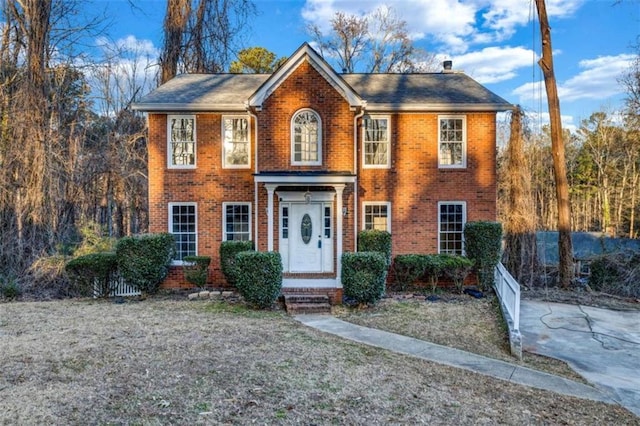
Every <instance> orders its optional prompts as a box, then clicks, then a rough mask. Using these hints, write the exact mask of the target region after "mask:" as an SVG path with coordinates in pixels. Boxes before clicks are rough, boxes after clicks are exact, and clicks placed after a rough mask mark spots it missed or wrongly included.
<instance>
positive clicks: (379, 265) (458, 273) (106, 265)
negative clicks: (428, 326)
mask: <svg viewBox="0 0 640 426" xmlns="http://www.w3.org/2000/svg"><path fill="white" fill-rule="evenodd" d="M465 236H466V238H467V241H466V243H467V251H468V252H472V253H475V254H476V257H475V258H474V260H475V263H474V261H472V260H470V259H469V258H466V257H462V256H453V255H415V254H414V255H399V256H396V258H395V259H394V272H395V276H396V279H397V280H398V281H399V282H400V283H401V285H402V286H403V287H406V286H408V285H410V284H411V283H413V282H414V281H415V280H418V279H420V278H421V277H424V276H426V277H428V280H429V282H430V283H431V285H432V288H435V286H437V283H438V278H439V277H440V276H442V275H446V276H447V277H449V278H450V279H451V280H453V282H454V284H455V285H456V286H457V287H458V289H459V290H460V291H462V285H463V282H464V279H465V277H466V276H467V275H468V273H469V272H470V271H471V268H472V267H473V266H474V265H475V267H476V270H477V273H478V277H479V279H481V280H484V281H483V283H484V284H488V283H489V282H491V283H492V280H493V274H492V273H491V274H488V273H487V271H489V269H490V270H491V272H493V268H494V267H495V264H496V263H497V261H498V259H499V258H498V256H499V246H500V243H499V241H500V238H501V228H500V226H499V224H495V223H488V222H473V223H468V224H467V226H466V227H465ZM496 240H497V243H496ZM496 247H497V249H496ZM173 255H174V238H173V236H172V235H171V234H153V235H146V236H139V237H126V238H122V239H121V240H120V241H118V244H117V246H116V250H115V252H103V253H93V254H88V255H85V256H80V257H78V258H76V259H74V260H72V261H70V262H69V263H68V264H67V268H66V269H67V271H68V273H69V275H70V276H71V277H72V278H74V280H76V282H81V283H82V284H83V285H84V286H85V287H86V288H87V289H92V290H93V291H95V290H96V284H97V290H98V292H99V293H100V295H103V296H108V295H109V294H111V292H112V291H113V288H111V286H112V285H113V283H114V282H117V280H115V279H114V278H115V277H116V274H119V275H120V276H121V277H122V278H123V279H124V280H125V281H126V282H127V283H129V284H131V285H133V286H135V287H136V288H138V289H139V290H140V291H142V292H145V293H155V292H157V290H158V289H159V287H160V284H161V283H162V281H163V280H164V278H165V277H166V276H167V274H168V271H169V266H170V263H171V259H172V257H173ZM184 260H185V262H186V265H185V268H184V271H185V278H187V280H188V281H190V282H192V283H194V284H195V285H197V286H199V287H202V286H204V285H205V283H206V279H207V270H208V267H209V263H210V261H211V259H210V258H209V257H206V256H194V257H190V258H185V259H184ZM220 262H221V269H222V272H223V274H224V276H225V278H226V279H227V282H228V283H229V284H230V285H233V286H235V287H237V288H238V291H239V292H240V293H241V294H242V296H243V297H244V298H245V299H246V300H247V301H248V302H249V303H251V304H253V305H256V306H258V307H266V306H270V305H271V304H272V303H273V301H275V299H276V298H277V296H278V295H279V293H280V290H281V287H282V261H281V258H280V254H279V253H275V252H255V251H254V247H253V243H252V242H251V241H225V242H223V243H222V244H221V246H220ZM390 266H391V235H390V234H389V233H388V232H381V231H372V230H369V231H362V232H360V233H359V235H358V252H357V253H344V254H343V257H342V271H341V272H342V282H343V289H344V294H345V296H346V297H347V298H351V299H353V300H355V301H357V302H358V303H375V302H376V301H377V300H379V299H380V298H381V297H382V296H383V295H384V292H385V283H386V280H387V273H388V271H389V268H390Z"/></svg>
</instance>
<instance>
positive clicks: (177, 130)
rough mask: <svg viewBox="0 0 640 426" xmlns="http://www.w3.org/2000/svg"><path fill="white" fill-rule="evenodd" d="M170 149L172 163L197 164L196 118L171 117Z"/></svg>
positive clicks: (176, 164) (178, 164) (179, 164)
mask: <svg viewBox="0 0 640 426" xmlns="http://www.w3.org/2000/svg"><path fill="white" fill-rule="evenodd" d="M169 149H170V152H171V165H173V166H192V165H195V159H196V156H195V153H196V141H195V119H194V118H189V117H172V118H170V134H169Z"/></svg>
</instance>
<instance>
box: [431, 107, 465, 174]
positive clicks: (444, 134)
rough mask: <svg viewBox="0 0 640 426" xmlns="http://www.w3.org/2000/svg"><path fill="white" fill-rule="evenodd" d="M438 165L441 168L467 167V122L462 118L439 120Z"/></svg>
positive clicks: (454, 117) (449, 117)
mask: <svg viewBox="0 0 640 426" xmlns="http://www.w3.org/2000/svg"><path fill="white" fill-rule="evenodd" d="M438 121H439V128H438V145H439V147H438V165H439V167H441V168H448V167H450V168H461V167H466V166H467V121H466V118H465V117H462V116H440V117H439V118H438Z"/></svg>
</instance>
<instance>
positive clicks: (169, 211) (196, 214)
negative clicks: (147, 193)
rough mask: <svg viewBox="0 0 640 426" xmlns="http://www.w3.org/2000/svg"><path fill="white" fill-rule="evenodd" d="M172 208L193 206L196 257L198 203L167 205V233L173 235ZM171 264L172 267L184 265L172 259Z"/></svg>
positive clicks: (182, 262)
mask: <svg viewBox="0 0 640 426" xmlns="http://www.w3.org/2000/svg"><path fill="white" fill-rule="evenodd" d="M174 206H194V212H195V216H196V230H195V234H196V253H195V254H196V256H197V255H198V203H194V202H172V203H169V205H168V207H167V213H168V214H169V219H168V220H167V224H168V228H169V233H170V234H172V235H173V232H172V231H173V213H172V211H173V207H174ZM171 264H172V265H176V266H180V265H184V261H182V260H175V259H172V260H171Z"/></svg>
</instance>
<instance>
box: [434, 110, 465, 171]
mask: <svg viewBox="0 0 640 426" xmlns="http://www.w3.org/2000/svg"><path fill="white" fill-rule="evenodd" d="M448 119H458V120H462V164H442V162H441V158H440V143H441V142H442V140H441V138H440V130H441V127H442V126H441V125H440V121H441V120H448ZM438 168H439V169H466V168H467V116H466V115H459V114H452V115H439V116H438Z"/></svg>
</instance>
